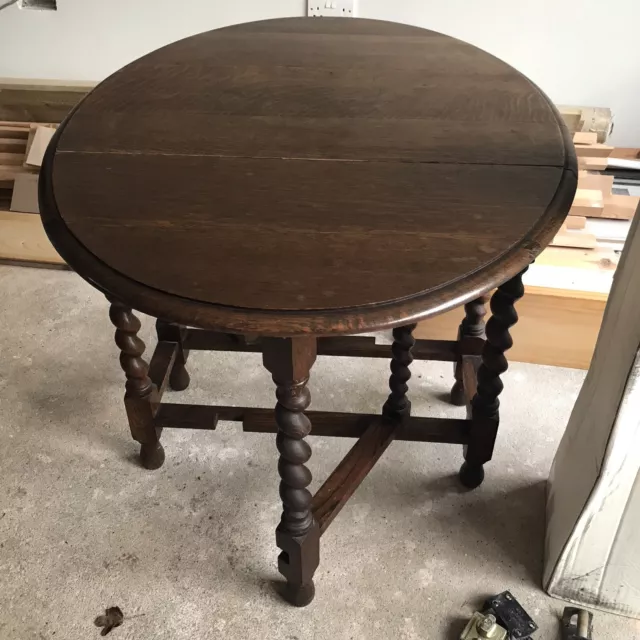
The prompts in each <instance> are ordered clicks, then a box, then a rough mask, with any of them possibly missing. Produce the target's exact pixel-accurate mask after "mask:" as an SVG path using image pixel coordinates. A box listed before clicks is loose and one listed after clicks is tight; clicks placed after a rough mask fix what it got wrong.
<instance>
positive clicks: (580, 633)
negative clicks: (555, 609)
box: [562, 607, 593, 640]
mask: <svg viewBox="0 0 640 640" xmlns="http://www.w3.org/2000/svg"><path fill="white" fill-rule="evenodd" d="M592 633H593V614H592V613H590V612H589V611H586V610H585V609H579V608H578V607H565V608H564V613H563V614H562V640H592V638H591V634H592Z"/></svg>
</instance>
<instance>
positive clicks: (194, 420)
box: [153, 402, 222, 431]
mask: <svg viewBox="0 0 640 640" xmlns="http://www.w3.org/2000/svg"><path fill="white" fill-rule="evenodd" d="M220 409H222V407H215V406H208V405H204V404H173V403H169V402H163V403H162V404H160V406H159V407H158V411H157V413H156V415H155V416H154V418H153V424H154V426H155V427H156V428H160V429H208V430H211V431H213V430H215V428H216V425H217V423H218V415H219V413H220Z"/></svg>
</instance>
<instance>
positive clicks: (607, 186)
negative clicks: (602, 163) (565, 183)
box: [578, 171, 613, 196]
mask: <svg viewBox="0 0 640 640" xmlns="http://www.w3.org/2000/svg"><path fill="white" fill-rule="evenodd" d="M612 188H613V176H605V175H602V174H600V173H589V172H588V171H580V172H579V173H578V189H592V190H596V191H600V192H602V194H603V196H604V195H606V194H609V193H611V189H612Z"/></svg>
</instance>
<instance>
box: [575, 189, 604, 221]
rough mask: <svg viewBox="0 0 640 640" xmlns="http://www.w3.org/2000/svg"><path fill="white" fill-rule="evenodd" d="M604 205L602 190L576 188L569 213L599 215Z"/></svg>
mask: <svg viewBox="0 0 640 640" xmlns="http://www.w3.org/2000/svg"><path fill="white" fill-rule="evenodd" d="M603 207H604V201H603V195H602V191H597V190H596V189H576V195H575V197H574V199H573V203H572V204H571V209H570V210H569V215H572V216H587V217H589V216H599V215H600V214H601V213H602V209H603Z"/></svg>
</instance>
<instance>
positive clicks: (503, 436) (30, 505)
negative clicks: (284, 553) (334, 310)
mask: <svg viewBox="0 0 640 640" xmlns="http://www.w3.org/2000/svg"><path fill="white" fill-rule="evenodd" d="M0 300H1V301H2V304H1V308H0V447H1V454H0V455H1V469H2V484H1V487H0V496H1V499H0V638H1V639H2V640H13V639H16V640H30V639H34V640H35V639H38V640H43V639H64V640H75V639H78V640H87V639H89V638H93V637H98V636H99V630H98V629H96V628H95V627H94V626H93V619H94V618H95V616H97V615H98V614H100V613H101V612H102V610H104V608H105V607H108V606H113V605H117V606H119V607H121V608H122V610H123V611H124V612H125V615H126V619H125V622H124V624H123V625H122V626H121V627H119V628H117V629H115V630H114V631H112V633H111V634H110V636H109V637H110V638H114V640H117V639H120V640H123V639H125V638H126V639H149V638H154V639H171V640H181V639H183V638H184V639H187V638H188V639H190V640H192V639H198V640H205V639H210V638H230V639H234V638H242V639H245V638H274V639H275V638H278V639H280V638H281V639H283V640H306V639H307V638H314V639H317V640H322V639H332V640H335V639H345V640H347V639H354V640H356V639H361V638H367V639H388V638H389V639H390V638H393V639H395V638H398V639H405V640H416V639H429V640H431V639H433V640H436V639H440V638H443V639H446V640H449V639H451V640H452V639H454V638H457V637H458V634H459V633H460V630H461V624H462V622H461V621H462V620H463V619H464V618H467V617H468V616H469V615H470V614H471V613H472V612H473V610H474V607H476V605H478V604H479V603H480V602H481V601H482V599H483V597H484V596H485V595H488V594H493V593H497V592H499V591H502V590H504V589H507V588H508V589H511V590H512V591H513V593H514V594H516V596H517V597H518V598H519V599H520V600H521V602H522V604H523V605H524V606H525V607H526V608H527V609H528V610H529V612H530V613H531V615H532V616H533V617H534V618H535V619H536V620H537V621H538V623H539V624H540V627H541V629H540V631H539V632H538V634H536V637H537V638H540V639H541V640H547V639H555V638H559V632H558V627H557V617H558V614H559V613H560V612H561V610H562V607H563V603H561V602H559V601H556V600H553V599H551V598H549V597H548V596H546V595H545V594H544V592H543V591H542V590H541V588H540V576H541V568H542V567H541V563H542V550H543V537H544V495H545V480H546V477H547V474H548V470H549V466H550V464H551V460H552V457H553V454H554V451H555V448H556V445H557V443H558V440H559V438H560V436H561V433H562V430H563V427H564V425H565V423H566V420H567V418H568V416H569V412H570V410H571V407H572V404H573V402H574V399H575V396H576V394H577V392H578V389H579V387H580V384H581V382H582V379H583V375H584V374H583V372H581V371H574V370H569V369H558V368H553V367H540V366H532V365H524V364H517V363H516V364H513V366H512V367H511V369H510V370H509V372H508V374H507V375H506V376H505V383H506V386H505V391H504V394H503V396H502V399H503V402H502V409H503V411H502V427H501V433H500V437H499V441H498V445H497V450H496V455H495V459H494V461H493V462H492V463H491V464H490V465H489V467H488V469H487V478H486V480H485V483H484V484H483V485H482V486H481V487H480V488H479V489H478V490H476V491H475V492H464V491H462V490H461V488H460V485H459V484H458V482H457V479H456V471H457V469H458V467H459V465H460V462H461V451H460V447H457V446H449V445H436V444H433V445H429V444H412V443H394V444H393V445H392V446H391V447H390V449H389V450H388V451H387V452H386V453H385V454H384V456H383V457H382V459H381V460H380V461H379V462H378V464H377V466H376V467H375V469H374V470H373V471H372V472H371V474H370V475H369V477H368V478H367V479H366V481H365V482H364V483H363V485H362V486H361V487H360V489H359V490H358V491H357V492H356V494H355V495H354V497H353V498H352V499H351V501H350V502H349V504H348V505H347V507H346V508H345V509H344V511H343V512H342V513H341V514H340V516H339V517H338V518H337V519H336V521H335V522H334V523H333V525H332V526H331V528H330V530H329V531H328V533H327V534H326V535H325V536H324V537H323V539H322V561H321V566H320V569H319V570H318V572H317V574H316V585H317V594H316V599H315V601H314V602H313V603H312V604H311V606H309V607H308V608H306V609H302V610H300V609H295V608H292V607H289V606H288V605H286V604H284V603H283V602H281V601H280V600H279V599H278V597H277V596H276V594H275V588H274V581H277V580H278V573H277V570H276V562H275V561H276V555H277V553H276V548H275V545H274V533H273V532H274V528H275V526H276V523H277V521H278V518H279V512H280V504H279V500H278V495H277V472H276V464H275V461H276V450H275V446H274V442H273V437H272V436H268V435H251V434H243V433H242V432H241V431H240V430H239V428H238V427H237V426H234V425H233V424H231V423H223V424H221V425H220V428H219V430H218V431H216V432H178V431H173V432H172V431H166V432H165V434H163V442H164V444H165V449H166V452H167V461H166V463H165V466H164V467H163V468H162V469H160V470H159V471H156V472H149V471H146V470H144V469H142V468H140V467H139V466H138V465H137V463H136V455H137V446H136V445H135V443H134V442H133V441H132V440H131V439H130V437H129V433H128V427H127V423H126V419H125V414H124V409H123V405H122V395H123V375H122V372H121V371H120V369H119V365H118V358H117V350H116V347H115V345H114V344H113V341H112V335H113V329H112V327H111V325H110V323H109V320H108V317H107V303H106V301H105V300H104V299H103V298H102V296H101V295H100V294H98V293H97V292H96V291H95V290H93V289H92V288H91V287H90V286H89V285H87V284H86V283H84V282H83V281H81V280H80V278H79V277H77V276H76V275H75V274H72V273H69V272H61V271H49V270H40V269H28V268H19V267H6V266H5V267H0ZM143 323H144V328H143V332H142V333H143V337H144V338H145V340H146V339H148V344H150V350H151V348H152V346H153V343H154V341H153V338H152V328H153V323H152V321H151V319H150V318H143ZM541 339H544V337H541ZM189 369H190V372H191V378H192V385H191V387H190V388H189V390H188V391H186V392H183V393H180V394H172V396H171V400H173V401H180V402H210V403H222V404H234V403H235V404H244V403H246V404H250V405H256V406H271V405H272V404H273V388H272V383H271V381H270V379H269V376H268V374H267V373H266V372H265V371H264V370H263V369H262V367H261V365H260V360H259V357H256V356H254V355H234V354H229V355H226V354H213V353H193V354H192V356H191V359H190V361H189ZM413 371H414V377H413V378H412V381H411V398H412V401H413V406H414V410H415V413H416V414H417V415H435V416H461V412H462V410H461V409H459V408H455V407H451V406H449V405H447V404H446V403H445V402H443V400H442V396H443V394H445V393H446V392H447V390H448V389H449V387H450V385H451V366H450V365H448V364H441V363H423V362H417V363H414V367H413ZM387 375H388V374H387V363H386V362H385V361H365V360H356V359H345V358H333V359H329V358H321V359H319V361H318V363H317V364H316V366H315V367H314V370H313V377H312V380H311V390H312V394H313V405H312V406H313V408H316V409H335V410H353V411H376V410H378V408H379V407H380V406H381V405H382V403H383V402H384V399H385V397H386V384H387ZM312 446H313V449H314V455H313V457H312V459H311V464H310V466H311V468H312V471H313V473H314V485H313V487H312V488H314V487H317V486H318V485H319V483H320V482H321V481H322V480H323V479H324V478H325V477H326V476H327V474H328V473H330V471H331V470H332V469H333V468H334V467H335V465H336V464H337V463H338V462H339V460H340V459H341V457H342V456H343V455H344V454H345V453H346V451H347V450H348V448H349V446H350V443H349V442H346V441H335V440H329V439H325V438H314V439H312ZM594 637H595V640H605V639H613V638H616V639H617V638H619V639H621V640H622V639H630V638H640V623H638V622H636V621H633V620H628V619H624V618H620V617H616V616H611V615H606V614H603V613H597V614H596V617H595V635H594Z"/></svg>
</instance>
